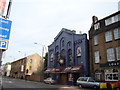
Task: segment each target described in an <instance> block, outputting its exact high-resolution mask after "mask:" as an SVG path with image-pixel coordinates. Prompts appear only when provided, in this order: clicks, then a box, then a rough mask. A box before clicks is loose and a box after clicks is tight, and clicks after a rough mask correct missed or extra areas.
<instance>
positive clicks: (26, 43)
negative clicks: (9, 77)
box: [2, 0, 119, 64]
mask: <svg viewBox="0 0 120 90" xmlns="http://www.w3.org/2000/svg"><path fill="white" fill-rule="evenodd" d="M118 1H119V0H12V7H11V12H10V17H9V19H10V20H11V21H12V27H11V33H10V39H9V45H8V50H6V52H4V54H3V59H2V62H3V64H4V63H6V62H13V61H15V60H18V59H20V58H23V57H25V56H29V55H32V54H34V53H38V54H40V55H41V56H42V48H43V46H46V48H47V47H48V46H49V45H50V44H51V43H52V42H53V41H54V38H55V37H56V36H57V34H58V33H59V32H60V31H61V29H62V28H67V29H70V30H76V32H77V33H79V32H80V31H81V32H82V33H87V34H88V31H89V29H90V27H91V24H92V16H94V15H95V16H97V17H98V19H102V18H104V17H106V16H109V15H110V14H113V13H115V12H117V11H118ZM34 43H37V44H34ZM44 52H45V51H44Z"/></svg>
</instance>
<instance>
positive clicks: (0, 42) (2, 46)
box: [0, 40, 8, 49]
mask: <svg viewBox="0 0 120 90" xmlns="http://www.w3.org/2000/svg"><path fill="white" fill-rule="evenodd" d="M7 47H8V41H3V40H0V49H7Z"/></svg>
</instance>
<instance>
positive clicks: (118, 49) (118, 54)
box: [116, 46, 120, 60]
mask: <svg viewBox="0 0 120 90" xmlns="http://www.w3.org/2000/svg"><path fill="white" fill-rule="evenodd" d="M116 57H117V60H120V46H118V47H116Z"/></svg>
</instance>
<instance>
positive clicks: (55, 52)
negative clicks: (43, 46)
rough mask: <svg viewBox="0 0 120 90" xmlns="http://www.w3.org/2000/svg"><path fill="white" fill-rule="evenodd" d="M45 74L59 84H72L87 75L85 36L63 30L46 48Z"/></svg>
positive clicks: (87, 60)
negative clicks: (46, 62)
mask: <svg viewBox="0 0 120 90" xmlns="http://www.w3.org/2000/svg"><path fill="white" fill-rule="evenodd" d="M45 73H47V74H49V75H50V76H51V77H54V78H55V79H56V80H57V81H58V83H60V84H68V83H69V82H70V81H72V82H73V84H75V83H76V80H77V79H78V77H79V76H88V75H89V59H88V40H87V34H76V32H75V31H74V30H72V31H71V30H68V29H65V28H63V29H62V30H61V31H60V32H59V33H58V35H57V36H56V37H55V38H54V42H53V43H52V44H51V45H50V46H49V47H48V67H47V70H46V71H45Z"/></svg>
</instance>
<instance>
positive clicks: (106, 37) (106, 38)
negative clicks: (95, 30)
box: [105, 31, 112, 42]
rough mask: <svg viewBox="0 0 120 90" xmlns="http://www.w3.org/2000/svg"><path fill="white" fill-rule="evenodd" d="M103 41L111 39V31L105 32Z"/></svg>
mask: <svg viewBox="0 0 120 90" xmlns="http://www.w3.org/2000/svg"><path fill="white" fill-rule="evenodd" d="M105 41H106V42H109V41H112V31H107V32H105Z"/></svg>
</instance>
